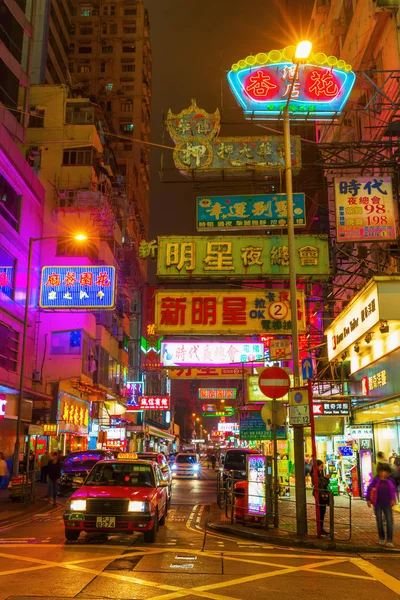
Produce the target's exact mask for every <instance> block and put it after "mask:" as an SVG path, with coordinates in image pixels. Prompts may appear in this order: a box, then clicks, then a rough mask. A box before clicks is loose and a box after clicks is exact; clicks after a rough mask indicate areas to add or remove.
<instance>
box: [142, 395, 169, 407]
mask: <svg viewBox="0 0 400 600" xmlns="http://www.w3.org/2000/svg"><path fill="white" fill-rule="evenodd" d="M169 409H170V397H169V396H168V395H165V396H140V398H139V410H169Z"/></svg>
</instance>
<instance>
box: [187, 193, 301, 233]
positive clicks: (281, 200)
mask: <svg viewBox="0 0 400 600" xmlns="http://www.w3.org/2000/svg"><path fill="white" fill-rule="evenodd" d="M196 210H197V219H196V221H197V231H204V229H224V230H225V231H226V230H237V229H239V230H242V229H246V230H249V229H265V228H266V227H268V228H274V227H286V225H287V203H286V194H255V195H254V194H253V195H251V194H250V195H248V196H198V197H197V198H196ZM293 217H294V225H295V226H297V227H304V225H305V223H306V214H305V196H304V194H303V193H297V194H293Z"/></svg>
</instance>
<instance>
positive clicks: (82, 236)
mask: <svg viewBox="0 0 400 600" xmlns="http://www.w3.org/2000/svg"><path fill="white" fill-rule="evenodd" d="M74 239H75V240H77V241H78V242H84V241H86V240H87V239H88V236H87V235H86V234H84V233H77V234H76V235H74Z"/></svg>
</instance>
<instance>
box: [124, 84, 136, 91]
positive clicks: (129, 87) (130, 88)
mask: <svg viewBox="0 0 400 600" xmlns="http://www.w3.org/2000/svg"><path fill="white" fill-rule="evenodd" d="M121 87H122V89H123V91H124V92H133V90H134V89H135V86H134V85H133V84H127V85H122V86H121Z"/></svg>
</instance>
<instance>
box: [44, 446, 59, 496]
mask: <svg viewBox="0 0 400 600" xmlns="http://www.w3.org/2000/svg"><path fill="white" fill-rule="evenodd" d="M47 473H48V476H49V481H48V486H49V498H53V504H56V499H57V483H58V480H59V479H60V476H61V464H60V461H59V458H58V452H53V454H52V455H51V461H50V462H49V464H48V467H47Z"/></svg>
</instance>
